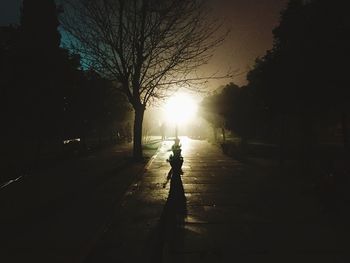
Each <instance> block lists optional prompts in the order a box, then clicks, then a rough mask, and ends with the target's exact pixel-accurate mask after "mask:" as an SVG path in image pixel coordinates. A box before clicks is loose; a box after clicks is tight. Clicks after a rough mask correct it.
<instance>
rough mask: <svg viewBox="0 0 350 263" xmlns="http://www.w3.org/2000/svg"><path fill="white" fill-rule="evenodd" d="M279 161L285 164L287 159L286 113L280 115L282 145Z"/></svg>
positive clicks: (281, 164)
mask: <svg viewBox="0 0 350 263" xmlns="http://www.w3.org/2000/svg"><path fill="white" fill-rule="evenodd" d="M279 148H280V149H279V163H280V166H283V164H284V161H285V150H286V115H285V114H281V116H280V147H279Z"/></svg>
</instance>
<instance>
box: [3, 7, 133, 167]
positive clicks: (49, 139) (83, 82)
mask: <svg viewBox="0 0 350 263" xmlns="http://www.w3.org/2000/svg"><path fill="white" fill-rule="evenodd" d="M61 11H62V10H60V9H59V8H58V7H57V6H56V5H55V2H54V1H53V0H24V1H23V4H22V7H21V18H20V24H19V25H18V26H12V25H11V26H3V27H1V28H0V86H1V104H0V105H1V106H0V107H1V110H0V111H1V116H2V118H1V140H2V144H3V146H4V147H2V156H7V159H9V160H10V161H11V162H13V163H16V162H19V161H20V160H19V159H18V156H19V155H22V157H23V159H25V156H24V155H26V154H28V153H30V155H32V156H39V155H40V154H41V152H42V150H43V146H44V145H46V146H48V145H49V147H53V148H54V147H56V148H59V147H61V146H62V141H63V140H65V139H70V138H77V137H79V138H81V139H84V138H85V137H86V136H91V135H93V136H99V137H101V136H106V135H108V136H112V135H113V134H112V132H116V131H117V128H118V127H117V123H118V122H122V121H124V120H125V118H126V115H127V113H128V111H129V108H128V106H127V104H126V99H125V96H124V95H123V94H121V93H119V92H118V91H117V90H116V89H115V87H114V85H113V83H111V82H110V81H107V80H106V79H104V78H102V77H101V76H100V75H99V74H97V73H96V72H95V71H94V70H92V69H90V70H84V69H82V67H81V65H80V57H79V56H78V55H76V54H73V53H71V52H69V51H68V50H67V49H64V48H62V47H61V46H60V44H61V35H60V32H59V30H58V27H59V21H58V15H59V13H60V12H61ZM113 136H114V135H113ZM26 149H27V150H28V149H30V150H28V152H26ZM20 152H23V154H21V153H20ZM16 158H17V160H16ZM11 159H12V160H11ZM12 165H14V164H12Z"/></svg>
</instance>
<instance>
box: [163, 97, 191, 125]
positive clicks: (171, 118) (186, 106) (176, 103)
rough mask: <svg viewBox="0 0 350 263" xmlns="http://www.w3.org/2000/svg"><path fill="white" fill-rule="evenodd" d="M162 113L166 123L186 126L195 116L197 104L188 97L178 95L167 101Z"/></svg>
mask: <svg viewBox="0 0 350 263" xmlns="http://www.w3.org/2000/svg"><path fill="white" fill-rule="evenodd" d="M164 111H165V117H166V121H167V122H169V123H173V124H179V125H181V124H186V123H188V122H190V121H191V120H193V119H194V117H195V116H196V113H197V104H196V102H195V101H194V100H193V99H192V98H191V96H190V95H187V94H184V93H179V94H175V95H174V96H172V97H170V98H169V99H168V101H167V103H166V104H165V107H164Z"/></svg>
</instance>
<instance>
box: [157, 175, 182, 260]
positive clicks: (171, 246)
mask: <svg viewBox="0 0 350 263" xmlns="http://www.w3.org/2000/svg"><path fill="white" fill-rule="evenodd" d="M181 175H182V171H173V170H172V169H171V170H170V171H169V174H168V180H169V179H170V190H169V195H168V199H167V201H166V203H165V206H164V209H163V212H162V215H161V218H160V222H159V228H158V231H159V232H158V237H157V242H156V246H155V247H154V251H153V252H152V255H151V261H150V262H156V263H161V262H163V261H167V260H166V257H167V255H168V254H172V253H173V252H177V251H181V250H182V248H183V246H184V244H183V242H184V235H185V229H184V225H185V218H186V216H187V204H186V202H187V200H186V196H185V191H184V187H183V184H182V180H181ZM176 261H177V262H181V261H182V260H181V259H180V258H177V260H176Z"/></svg>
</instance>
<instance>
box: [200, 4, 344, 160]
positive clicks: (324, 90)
mask: <svg viewBox="0 0 350 263" xmlns="http://www.w3.org/2000/svg"><path fill="white" fill-rule="evenodd" d="M349 35H350V19H349V16H348V13H347V9H346V1H342V0H336V1H327V0H313V1H302V0H291V1H289V3H288V5H287V7H286V9H285V10H284V11H282V13H281V17H280V23H279V25H278V26H277V27H276V28H275V29H274V30H273V36H274V42H273V47H272V48H271V49H270V50H268V51H267V52H266V54H265V55H264V56H263V57H261V58H258V59H257V60H256V63H255V65H254V67H253V68H252V70H251V71H250V72H249V73H248V75H247V80H248V84H247V86H245V87H241V88H239V87H237V86H235V85H232V84H229V85H227V87H226V88H225V89H224V90H223V91H222V92H221V93H220V94H217V95H214V96H211V97H209V98H207V99H206V100H211V103H214V104H215V103H216V104H217V106H216V111H217V113H218V114H219V115H221V116H222V117H224V119H225V127H226V128H228V129H230V130H233V131H235V132H236V133H237V134H239V135H240V136H242V137H244V138H260V139H263V140H265V141H270V142H275V143H278V144H279V145H280V156H281V158H283V156H284V154H285V152H286V151H288V150H290V149H291V148H293V149H294V150H295V154H296V156H298V157H301V160H304V161H305V160H307V159H310V158H311V156H312V153H313V152H314V151H313V150H314V148H315V147H316V145H318V143H319V142H322V140H324V139H325V137H327V136H326V135H325V134H327V132H328V137H329V136H331V135H332V134H334V133H335V132H334V131H335V127H336V126H337V125H339V126H340V127H341V131H342V132H341V134H342V136H341V137H342V138H343V144H344V146H345V147H348V144H349V142H348V123H349V120H348V115H349V110H350V108H349V105H350V104H349V98H350V89H349V82H348V72H347V71H348V68H349V67H348V63H349V61H350V54H349V48H350V43H349V42H350V38H349ZM215 101H216V102H215ZM204 103H207V102H205V101H204ZM330 131H332V132H330Z"/></svg>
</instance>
